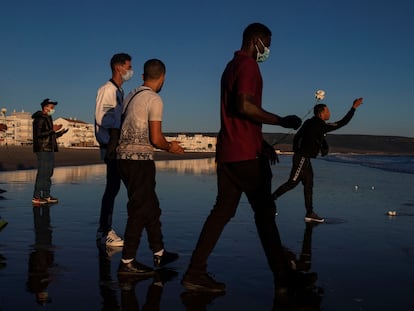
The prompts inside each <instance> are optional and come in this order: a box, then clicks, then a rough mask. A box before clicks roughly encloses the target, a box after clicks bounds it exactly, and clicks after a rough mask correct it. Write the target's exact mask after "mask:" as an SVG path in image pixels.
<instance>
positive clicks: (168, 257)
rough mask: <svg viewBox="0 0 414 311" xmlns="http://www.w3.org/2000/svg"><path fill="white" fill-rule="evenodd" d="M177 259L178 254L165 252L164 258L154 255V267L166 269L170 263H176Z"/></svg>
mask: <svg viewBox="0 0 414 311" xmlns="http://www.w3.org/2000/svg"><path fill="white" fill-rule="evenodd" d="M177 259H178V254H177V253H171V252H167V251H164V254H162V256H158V255H154V266H155V267H157V268H160V267H164V266H165V265H168V264H169V263H171V262H173V261H176V260H177Z"/></svg>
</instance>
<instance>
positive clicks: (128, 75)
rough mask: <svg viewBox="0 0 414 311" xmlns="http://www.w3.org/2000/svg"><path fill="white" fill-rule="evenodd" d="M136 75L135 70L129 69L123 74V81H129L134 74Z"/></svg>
mask: <svg viewBox="0 0 414 311" xmlns="http://www.w3.org/2000/svg"><path fill="white" fill-rule="evenodd" d="M133 75H134V71H133V70H132V69H129V70H127V71H126V72H125V73H124V74H123V75H122V81H128V80H129V79H131V78H132V76H133Z"/></svg>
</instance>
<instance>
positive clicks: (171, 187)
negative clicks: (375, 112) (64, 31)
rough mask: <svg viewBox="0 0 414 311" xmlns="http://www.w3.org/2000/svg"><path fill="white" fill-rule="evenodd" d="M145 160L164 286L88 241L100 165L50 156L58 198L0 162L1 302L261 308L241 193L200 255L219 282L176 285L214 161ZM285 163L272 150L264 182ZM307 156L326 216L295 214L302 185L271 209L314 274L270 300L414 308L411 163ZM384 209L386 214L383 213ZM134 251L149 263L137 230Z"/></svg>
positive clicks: (121, 199)
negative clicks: (38, 191)
mask: <svg viewBox="0 0 414 311" xmlns="http://www.w3.org/2000/svg"><path fill="white" fill-rule="evenodd" d="M156 165H157V193H158V196H159V200H160V205H161V208H162V211H163V214H162V217H161V220H162V224H163V233H164V237H165V245H166V249H168V250H171V251H177V252H178V253H179V254H180V258H179V260H178V261H177V262H175V263H173V264H171V265H170V266H169V268H170V269H172V270H173V271H174V272H172V273H170V274H169V275H167V276H169V279H168V278H166V279H163V281H165V283H164V284H163V287H160V286H159V285H161V283H162V282H161V283H160V282H159V281H160V279H155V278H154V279H147V280H143V281H140V282H137V283H136V284H132V283H131V284H128V283H122V282H120V281H119V280H118V278H117V273H116V271H117V267H118V264H119V261H120V257H121V253H120V252H119V249H114V248H98V247H97V246H96V244H95V233H96V229H97V225H98V216H99V207H100V200H101V196H102V193H103V189H104V186H105V166H104V165H102V164H95V165H84V166H65V167H63V166H62V167H58V168H56V169H55V174H54V178H53V186H52V193H53V194H54V195H56V196H57V197H58V198H59V200H60V202H59V203H58V204H56V205H51V206H50V207H41V208H39V207H33V206H32V204H31V202H30V200H31V195H32V191H33V182H34V178H35V174H36V170H30V169H29V170H20V171H5V172H0V188H3V189H6V190H7V192H6V193H3V194H2V199H1V200H0V215H1V216H2V217H3V218H5V219H7V221H8V222H9V224H8V226H7V227H6V228H4V229H3V230H2V231H1V232H0V280H1V284H2V286H1V291H0V310H38V309H42V310H73V309H76V310H272V308H273V305H274V301H275V295H274V290H273V278H272V275H271V273H270V271H269V269H268V266H267V263H266V260H265V256H264V254H263V250H262V248H261V246H260V243H259V240H258V237H257V233H256V229H255V226H254V220H253V213H252V211H251V209H250V206H249V204H248V202H247V200H246V198H245V197H244V196H243V197H242V200H241V202H240V206H239V208H238V211H237V214H236V215H235V217H234V218H233V219H232V221H231V222H230V223H229V224H228V225H227V226H226V228H225V230H224V232H223V234H222V236H221V239H220V241H219V243H218V244H217V246H216V248H215V250H214V252H213V254H212V255H211V257H210V259H209V271H210V272H211V273H212V274H213V275H214V277H215V278H216V279H217V280H219V281H222V282H225V283H226V285H227V292H226V293H225V295H222V296H218V297H213V296H211V295H193V294H191V293H189V292H187V291H185V289H184V288H183V287H182V286H181V284H180V280H181V278H182V275H183V273H184V272H185V269H186V267H187V265H188V262H189V259H190V256H191V252H192V250H193V248H194V246H195V243H196V241H197V238H198V234H199V233H200V230H201V227H202V225H203V223H204V220H205V218H206V216H207V215H208V213H209V211H210V209H211V208H212V206H213V204H214V200H215V195H216V175H215V163H214V159H213V158H205V159H187V160H181V161H169V160H165V161H157V162H156ZM290 165H291V157H290V156H287V155H283V156H280V163H279V164H278V165H276V166H274V167H273V173H274V178H273V185H274V187H277V186H278V185H280V184H281V183H283V182H284V181H285V180H286V178H287V177H288V174H289V171H290ZM313 167H314V173H315V186H314V187H315V189H314V200H315V210H316V212H317V213H319V214H320V215H321V216H324V217H326V223H324V224H319V225H316V226H309V225H306V224H305V222H304V220H303V217H304V213H305V210H304V206H303V188H302V186H301V185H299V186H298V187H297V188H296V189H294V190H292V191H291V192H289V193H287V194H285V196H283V197H281V198H280V199H279V200H278V201H277V205H278V212H279V215H278V216H277V218H276V221H277V224H278V227H279V231H280V235H281V238H282V241H283V244H284V245H285V247H286V248H287V249H288V250H289V254H290V256H291V260H292V261H293V262H294V263H295V264H296V265H297V266H298V268H301V269H302V270H304V271H306V272H313V273H315V274H317V281H316V282H315V284H314V286H309V288H308V289H307V290H306V291H303V292H297V293H296V296H295V297H294V299H293V300H292V301H290V302H289V308H285V309H283V308H277V309H276V310H335V311H336V310H347V311H348V310H413V309H414V302H413V300H412V294H413V290H414V285H413V284H414V283H413V280H414V269H412V267H413V264H414V236H413V229H412V228H413V221H414V197H413V193H412V184H413V182H414V175H413V174H404V173H397V172H389V171H384V170H379V169H375V168H370V167H363V166H360V165H355V164H346V163H338V162H330V161H325V160H322V159H317V160H315V161H314V162H313ZM356 186H357V187H356ZM126 203H127V197H126V191H125V189H124V187H122V189H121V191H120V193H119V195H118V197H117V199H116V207H115V212H114V219H113V227H114V228H115V229H116V230H117V232H118V233H119V234H121V235H122V234H123V230H124V228H125V222H126ZM390 210H392V211H396V214H397V215H396V216H388V215H387V211H390ZM137 258H138V259H139V260H140V261H142V262H143V263H145V264H148V265H151V262H152V255H151V253H150V251H149V248H148V243H147V241H146V235H145V234H144V235H143V237H142V240H141V245H140V248H139V251H138V254H137ZM163 276H165V275H164V274H163ZM276 302H277V303H278V304H279V303H281V301H280V300H278V299H276Z"/></svg>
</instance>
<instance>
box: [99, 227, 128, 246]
mask: <svg viewBox="0 0 414 311" xmlns="http://www.w3.org/2000/svg"><path fill="white" fill-rule="evenodd" d="M101 241H102V244H106V245H109V246H124V240H122V239H121V238H120V237H119V236H118V235H117V234H116V232H115V230H113V229H111V230H110V231H109V232H108V234H107V235H106V236H103V237H102V240H101Z"/></svg>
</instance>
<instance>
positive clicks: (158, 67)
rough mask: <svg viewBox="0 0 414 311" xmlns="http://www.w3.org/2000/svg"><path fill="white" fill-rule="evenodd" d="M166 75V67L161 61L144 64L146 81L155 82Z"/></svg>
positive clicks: (155, 60)
mask: <svg viewBox="0 0 414 311" xmlns="http://www.w3.org/2000/svg"><path fill="white" fill-rule="evenodd" d="M163 74H165V65H164V63H163V62H162V61H160V60H159V59H155V58H153V59H149V60H147V61H146V62H145V64H144V81H147V80H155V79H158V78H159V77H161V75H163Z"/></svg>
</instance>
